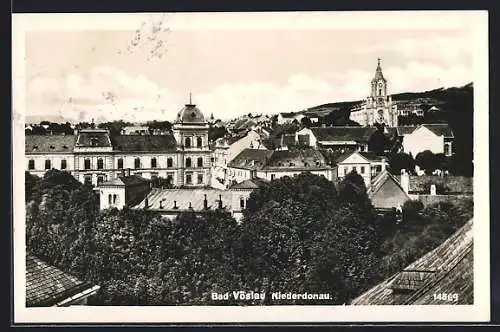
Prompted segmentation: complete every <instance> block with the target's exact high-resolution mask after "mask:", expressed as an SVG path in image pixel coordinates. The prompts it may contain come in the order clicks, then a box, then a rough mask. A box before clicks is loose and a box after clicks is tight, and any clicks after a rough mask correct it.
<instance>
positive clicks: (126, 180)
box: [99, 175, 149, 187]
mask: <svg viewBox="0 0 500 332" xmlns="http://www.w3.org/2000/svg"><path fill="white" fill-rule="evenodd" d="M148 182H149V181H148V180H146V179H144V178H143V177H140V176H138V175H129V176H119V177H117V178H114V179H111V180H109V181H105V182H103V183H101V184H100V185H99V187H106V186H135V185H139V184H146V183H148Z"/></svg>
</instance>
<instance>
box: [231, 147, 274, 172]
mask: <svg viewBox="0 0 500 332" xmlns="http://www.w3.org/2000/svg"><path fill="white" fill-rule="evenodd" d="M273 152H274V151H271V150H261V149H245V150H243V151H241V152H240V153H239V154H238V155H237V156H236V157H234V158H233V160H231V161H230V162H229V164H228V166H229V167H235V168H246V169H254V170H257V169H262V167H264V166H265V165H266V163H267V160H268V158H269V157H271V155H272V154H273Z"/></svg>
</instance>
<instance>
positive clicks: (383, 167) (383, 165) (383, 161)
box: [382, 158, 387, 171]
mask: <svg viewBox="0 0 500 332" xmlns="http://www.w3.org/2000/svg"><path fill="white" fill-rule="evenodd" d="M386 168H387V159H385V158H382V171H383V170H385V169H386Z"/></svg>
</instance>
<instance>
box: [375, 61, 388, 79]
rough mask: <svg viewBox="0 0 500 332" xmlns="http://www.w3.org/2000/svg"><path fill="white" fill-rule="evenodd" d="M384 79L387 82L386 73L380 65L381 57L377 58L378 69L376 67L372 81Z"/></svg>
mask: <svg viewBox="0 0 500 332" xmlns="http://www.w3.org/2000/svg"><path fill="white" fill-rule="evenodd" d="M378 81H383V82H386V79H385V78H384V75H383V74H382V67H381V66H380V58H378V59H377V69H375V77H374V78H373V80H372V82H378Z"/></svg>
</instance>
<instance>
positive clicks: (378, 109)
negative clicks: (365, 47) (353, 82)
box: [364, 58, 398, 127]
mask: <svg viewBox="0 0 500 332" xmlns="http://www.w3.org/2000/svg"><path fill="white" fill-rule="evenodd" d="M370 88H371V89H370V91H371V93H370V96H369V97H368V98H367V99H366V103H365V107H364V108H365V116H366V124H367V125H369V126H373V125H375V124H384V125H386V126H389V127H396V126H397V125H398V112H397V108H396V105H394V104H393V102H392V98H391V96H390V95H388V94H387V90H388V89H387V80H386V79H385V77H384V74H383V73H382V67H381V65H380V58H379V59H378V61H377V68H376V69H375V76H374V77H373V79H372V81H371V85H370Z"/></svg>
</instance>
